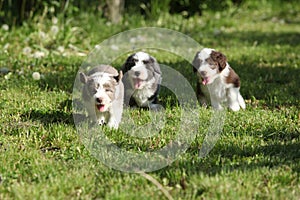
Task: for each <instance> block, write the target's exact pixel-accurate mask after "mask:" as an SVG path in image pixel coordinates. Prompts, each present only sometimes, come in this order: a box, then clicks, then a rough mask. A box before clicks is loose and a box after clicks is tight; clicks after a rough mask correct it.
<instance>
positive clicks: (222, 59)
mask: <svg viewBox="0 0 300 200" xmlns="http://www.w3.org/2000/svg"><path fill="white" fill-rule="evenodd" d="M193 65H194V72H196V73H197V75H198V77H199V81H198V82H197V95H198V98H199V101H200V103H201V104H202V105H206V104H207V100H208V99H209V97H210V100H211V105H212V107H213V108H215V109H217V110H221V109H223V107H222V105H221V104H222V103H226V104H227V105H228V107H229V109H231V110H233V111H238V110H240V108H242V109H245V107H246V105H245V101H244V99H243V97H242V95H241V94H240V78H239V76H238V75H237V74H236V73H235V71H234V70H233V69H232V68H231V67H230V66H229V64H228V62H227V59H226V56H225V55H224V54H222V53H221V52H218V51H216V50H214V49H210V48H204V49H202V50H201V51H199V52H197V53H196V55H195V57H194V60H193Z"/></svg>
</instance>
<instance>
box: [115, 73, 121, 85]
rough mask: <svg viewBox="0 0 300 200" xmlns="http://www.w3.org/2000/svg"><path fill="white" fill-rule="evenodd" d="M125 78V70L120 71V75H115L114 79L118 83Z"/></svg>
mask: <svg viewBox="0 0 300 200" xmlns="http://www.w3.org/2000/svg"><path fill="white" fill-rule="evenodd" d="M122 78H123V72H122V71H119V75H118V76H114V79H115V80H116V81H117V83H118V82H119V81H120V80H122Z"/></svg>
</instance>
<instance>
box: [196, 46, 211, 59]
mask: <svg viewBox="0 0 300 200" xmlns="http://www.w3.org/2000/svg"><path fill="white" fill-rule="evenodd" d="M212 51H215V50H214V49H210V48H204V49H202V50H201V51H200V52H199V54H198V58H199V59H201V60H202V61H205V60H206V59H207V58H209V57H210V54H211V52H212Z"/></svg>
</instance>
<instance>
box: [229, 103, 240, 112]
mask: <svg viewBox="0 0 300 200" xmlns="http://www.w3.org/2000/svg"><path fill="white" fill-rule="evenodd" d="M229 109H230V110H232V111H234V112H236V111H239V110H240V105H239V104H238V103H234V104H231V105H229Z"/></svg>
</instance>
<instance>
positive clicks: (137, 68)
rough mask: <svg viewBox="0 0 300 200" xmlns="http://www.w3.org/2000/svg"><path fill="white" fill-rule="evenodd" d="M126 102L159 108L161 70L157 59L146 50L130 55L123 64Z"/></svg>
mask: <svg viewBox="0 0 300 200" xmlns="http://www.w3.org/2000/svg"><path fill="white" fill-rule="evenodd" d="M122 72H123V74H124V77H123V82H124V85H125V97H124V100H125V104H127V105H128V104H129V106H138V107H146V108H150V109H153V110H157V109H159V104H158V93H159V89H160V84H161V70H160V66H159V64H158V63H157V61H156V59H155V58H154V57H152V56H150V55H149V54H148V53H145V52H141V51H140V52H136V53H134V54H132V55H130V56H129V57H128V58H127V60H126V62H125V63H124V64H123V66H122Z"/></svg>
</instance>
